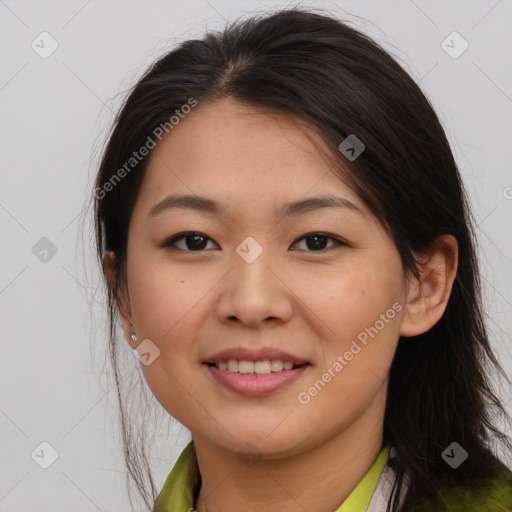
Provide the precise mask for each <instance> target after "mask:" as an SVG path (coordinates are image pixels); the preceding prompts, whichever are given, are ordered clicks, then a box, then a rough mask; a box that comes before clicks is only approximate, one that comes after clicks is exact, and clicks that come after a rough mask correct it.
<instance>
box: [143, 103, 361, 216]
mask: <svg viewBox="0 0 512 512" xmlns="http://www.w3.org/2000/svg"><path fill="white" fill-rule="evenodd" d="M328 152H329V148H327V147H326V146H325V143H324V142H323V141H322V140H321V138H320V137H319V136H318V134H316V133H315V132H314V131H313V130H312V129H311V128H309V127H307V126H306V125H305V124H299V122H298V121H297V119H294V118H293V117H290V116H286V115H284V114H277V113H269V112H264V111H262V110H261V109H257V108H254V107H251V106H248V105H245V104H241V103H239V102H237V101H235V100H233V99H231V98H227V99H223V100H219V101H216V102H212V103H207V104H204V105H201V104H199V105H198V106H197V107H196V108H195V109H194V111H192V112H191V113H190V114H188V115H187V116H185V117H184V118H183V119H181V120H180V122H179V124H178V125H176V126H175V127H174V128H173V130H172V131H171V132H170V133H169V135H167V136H166V137H165V138H164V139H163V140H162V141H161V142H160V143H159V144H158V145H157V147H156V148H155V149H154V150H153V154H152V156H151V159H150V162H149V165H148V168H147V170H146V176H145V178H144V181H143V184H142V187H141V190H140V193H139V196H140V202H141V203H143V204H144V207H145V208H144V209H145V210H148V209H149V208H150V207H151V206H153V205H154V203H155V202H156V201H158V200H159V199H160V200H161V199H162V198H163V197H165V196H166V195H167V194H169V193H171V192H180V193H182V194H192V195H194V194H196V195H200V196H209V197H212V196H215V197H217V198H222V202H224V203H229V204H235V205H237V206H238V207H239V208H240V209H244V207H247V206H249V205H252V206H256V205H264V204H265V203H273V204H276V203H283V202H286V201H287V200H288V201H292V200H296V199H298V198H300V197H303V196H307V195H319V194H335V193H338V195H339V194H342V195H343V196H344V197H345V198H346V199H347V200H349V201H351V202H352V203H354V204H357V206H359V207H360V208H361V209H365V207H364V205H363V203H362V202H361V200H360V199H359V198H358V197H357V195H356V194H355V193H354V192H353V191H352V190H351V189H350V188H349V187H348V186H347V185H345V184H344V183H343V182H342V181H341V179H340V177H339V174H338V173H336V172H334V170H333V162H332V161H329V160H328V158H326V155H327V154H328Z"/></svg>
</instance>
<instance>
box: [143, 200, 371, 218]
mask: <svg viewBox="0 0 512 512" xmlns="http://www.w3.org/2000/svg"><path fill="white" fill-rule="evenodd" d="M333 207H334V208H345V209H347V210H351V211H353V212H356V213H359V214H361V215H364V212H363V211H362V210H361V209H360V208H359V207H358V206H356V205H355V204H354V203H352V202H351V201H349V200H348V199H345V198H343V197H338V196H333V195H322V196H318V197H307V198H305V199H300V200H298V201H292V202H289V203H284V204H283V205H281V206H280V207H278V208H276V209H275V210H274V214H275V215H276V216H282V217H290V216H293V215H300V214H305V213H308V212H311V211H314V210H318V209H320V208H333ZM174 208H181V209H190V210H196V211H199V212H205V213H211V214H213V215H221V214H223V213H226V212H227V211H228V208H227V207H226V206H224V205H223V204H222V203H219V202H217V201H215V200H214V199H210V198H208V197H202V196H197V195H179V194H171V195H169V196H167V197H166V198H164V199H163V200H162V201H160V202H159V203H157V204H156V205H155V206H153V207H152V208H151V209H150V210H149V213H148V215H147V219H150V218H152V217H155V216H157V215H158V214H160V213H162V212H164V211H168V210H172V209H174Z"/></svg>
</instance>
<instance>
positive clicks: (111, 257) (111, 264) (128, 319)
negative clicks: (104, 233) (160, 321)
mask: <svg viewBox="0 0 512 512" xmlns="http://www.w3.org/2000/svg"><path fill="white" fill-rule="evenodd" d="M115 259H116V253H115V252H114V251H105V252H104V253H103V271H104V273H105V277H106V278H107V282H108V285H109V287H110V289H111V290H112V292H114V290H115V285H116V266H115ZM118 294H119V292H118ZM121 295H122V293H121ZM115 300H116V306H117V312H118V314H119V317H120V319H121V323H122V324H123V332H124V337H125V339H126V341H127V342H128V343H129V345H130V347H131V348H134V347H135V343H133V341H132V339H131V337H130V326H129V324H130V323H132V316H131V310H130V307H129V305H128V306H126V304H125V300H124V298H123V297H122V296H115Z"/></svg>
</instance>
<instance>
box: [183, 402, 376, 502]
mask: <svg viewBox="0 0 512 512" xmlns="http://www.w3.org/2000/svg"><path fill="white" fill-rule="evenodd" d="M384 405H385V403H384V402H383V403H381V404H380V406H379V407H374V408H370V409H368V410H367V411H366V412H365V413H364V414H363V415H362V416H361V417H360V418H359V419H358V420H357V421H356V422H354V423H353V424H352V425H351V426H350V427H348V428H347V429H345V430H344V431H343V432H340V433H337V434H336V435H335V436H333V437H330V438H328V439H327V440H325V441H324V442H323V443H321V444H319V445H317V446H314V448H312V449H309V450H307V451H303V452H300V453H297V454H295V455H293V456H290V457H286V458H285V459H265V458H264V457H263V458H262V459H260V460H259V461H258V462H257V463H256V464H254V465H251V466H248V465H245V464H244V463H242V462H241V461H240V460H239V458H238V457H237V455H236V453H233V452H232V451H227V450H225V449H223V448H221V447H219V446H218V445H215V444H212V443H211V442H210V440H209V439H206V438H204V437H197V436H195V435H193V439H194V446H195V449H196V454H197V460H198V464H199V468H200V472H201V478H202V486H201V490H200V492H199V496H198V499H197V504H196V509H197V512H222V511H226V510H244V511H247V512H256V511H258V512H259V511H261V510H267V511H269V512H273V511H276V512H277V511H279V512H298V511H301V512H303V511H304V510H308V511H309V512H331V511H333V510H336V509H337V508H338V507H339V506H340V505H341V504H342V503H343V502H344V501H345V500H346V499H347V497H348V496H349V494H350V493H351V492H352V490H353V489H354V488H355V487H356V486H357V484H358V483H359V482H360V481H361V479H362V478H363V477H364V475H365V474H366V473H367V472H368V470H369V469H370V468H371V466H372V465H373V463H374V462H375V460H376V458H377V456H378V455H379V453H380V451H381V449H382V426H383V417H384Z"/></svg>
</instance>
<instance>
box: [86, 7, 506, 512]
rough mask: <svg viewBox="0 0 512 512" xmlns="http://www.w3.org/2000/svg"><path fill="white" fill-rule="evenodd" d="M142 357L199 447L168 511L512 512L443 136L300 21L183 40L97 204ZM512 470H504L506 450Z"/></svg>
mask: <svg viewBox="0 0 512 512" xmlns="http://www.w3.org/2000/svg"><path fill="white" fill-rule="evenodd" d="M95 215H96V217H95V221H96V224H95V225H96V240H97V248H98V256H99V258H100V261H101V263H102V265H103V269H104V273H105V278H106V282H107V283H108V292H109V307H110V315H111V316H110V320H111V329H110V333H111V340H110V349H111V356H112V360H113V365H114V370H115V375H116V378H117V379H119V372H120V369H119V365H118V352H119V347H118V346H117V343H118V342H117V340H116V336H115V325H114V322H115V308H116V307H117V310H118V312H119V316H120V319H121V321H122V325H123V331H124V336H125V339H126V343H127V344H128V345H129V346H130V348H132V349H134V350H135V351H136V352H137V354H138V356H139V358H140V361H141V368H142V370H143V373H144V377H145V379H146V382H147V384H148V386H149V388H150V389H151V391H152V393H153V394H154V396H155V398H156V399H157V400H158V401H159V403H160V404H161V405H162V407H163V408H164V409H165V410H166V411H167V412H168V413H169V414H170V415H171V416H172V417H174V418H176V419H177V420H179V421H180V422H181V423H182V424H183V425H185V426H186V427H187V428H188V429H189V430H190V432H191V434H192V442H191V443H190V444H189V445H188V446H187V447H186V448H185V450H184V451H183V453H182V454H181V456H180V458H179V459H178V461H177V463H176V464H175V466H174V468H173V470H172V471H171V473H170V475H169V477H168V478H167V480H166V482H165V485H164V486H163V489H161V492H160V493H159V495H158V497H157V496H156V492H155V488H154V484H153V480H152V477H151V473H150V471H149V469H148V473H147V478H146V479H147V480H148V481H149V483H150V485H151V491H147V490H146V489H145V488H144V475H143V472H144V469H145V468H143V467H142V465H143V464H145V463H146V462H147V461H146V458H145V457H146V454H147V452H145V451H144V448H143V447H142V446H141V444H139V443H140V442H141V441H139V439H138V438H137V439H134V436H133V435H132V433H131V432H132V431H131V423H130V420H129V419H128V418H125V415H124V413H125V409H124V407H123V402H122V400H121V414H122V418H123V429H124V438H125V441H126V458H127V463H128V469H129V471H130V474H131V476H132V477H133V478H134V480H135V482H136V483H137V485H138V487H139V490H140V491H141V495H142V496H143V497H144V498H145V501H146V504H147V505H148V506H149V507H154V510H158V511H159V512H164V511H165V512H167V511H171V510H172V511H187V510H192V509H195V510H197V511H198V512H203V511H206V510H208V511H209V512H216V511H226V510H240V509H243V510H248V511H252V510H255V511H256V510H262V509H265V510H279V511H291V510H308V511H311V512H313V511H318V512H320V511H322V512H328V511H332V510H339V511H343V512H347V511H367V510H368V511H373V512H375V511H384V510H387V511H393V512H399V511H400V512H412V511H415V512H416V511H435V512H440V511H448V510H449V511H458V510H460V511H464V512H467V511H470V510H486V511H490V510H496V511H498V510H499V511H504V510H512V498H511V483H512V477H511V472H510V471H509V470H508V469H507V467H506V465H505V464H504V462H502V461H500V460H499V459H498V458H497V456H496V455H495V454H494V453H493V452H492V451H491V450H490V448H489V446H490V445H491V443H493V442H494V441H496V440H501V441H503V445H504V447H505V449H506V450H510V443H509V441H508V439H507V438H506V437H505V436H504V435H503V434H501V433H500V432H499V430H498V429H497V428H496V426H495V421H496V420H495V418H494V417H493V416H491V414H490V410H489V407H490V406H494V409H495V410H497V411H501V413H502V414H503V415H505V411H504V409H503V407H502V405H501V403H500V401H499V399H498V398H497V396H496V395H495V394H494V393H493V391H492V389H491V387H490V385H489V375H490V374H489V372H490V371H491V370H492V369H493V368H498V369H499V366H498V363H497V361H496V359H495V357H494V355H493V352H492V350H491V348H490V345H489V340H488V337H487V334H486V330H485V326H484V322H483V316H482V306H481V303H480V291H479V274H478V267H477V261H476V258H475V251H474V242H473V238H472V234H471V220H470V213H469V209H468V206H467V201H466V198H465V194H464V190H463V187H462V184H461V179H460V176H459V173H458V170H457V166H456V164H455V161H454V158H453V155H452V153H451V150H450V147H449V144H448V142H447V139H446V137H445V134H444V132H443V129H442V127H441V125H440V123H439V121H438V119H437V116H436V114H435V113H434V111H433V109H432V107H431V105H430V104H429V102H428V100H427V99H426V98H425V96H424V95H423V93H422V92H421V91H420V89H419V87H418V86H417V85H416V84H415V83H414V81H413V80H412V79H411V78H410V77H409V75H408V74H407V73H406V72H405V71H404V70H403V69H402V68H401V67H400V66H399V65H398V64H397V63H396V62H395V61H394V60H393V59H392V57H391V56H390V55H388V54H387V53H386V52H385V51H384V50H383V49H382V48H380V47H379V46H378V45H377V44H376V43H375V42H373V41H372V40H370V39H369V38H368V37H367V36H365V35H363V34H361V33H359V32H357V31H356V30H354V29H353V28H350V27H348V26H347V25H345V24H343V23H341V22H340V21H337V20H335V19H333V18H331V17H329V16H324V15H319V14H316V13H312V12H307V11H304V10H299V9H290V10H284V11H281V12H278V13H275V14H272V15H268V16H265V17H255V18H252V19H250V20H247V21H244V22H239V23H235V24H233V25H231V26H229V27H227V28H226V29H225V30H224V31H223V32H222V33H207V34H206V35H205V36H204V38H203V39H202V40H191V41H186V42H184V43H182V44H181V45H179V46H178V47H177V48H176V49H174V50H172V51H170V52H169V53H168V54H166V55H164V56H163V57H162V58H160V59H159V60H157V61H156V62H155V63H154V64H153V65H152V66H151V68H150V69H149V70H148V71H147V72H146V74H145V75H144V76H143V77H142V78H141V79H140V81H139V82H138V83H137V84H136V86H135V87H134V88H133V90H132V92H131V93H130V95H129V97H128V99H127V100H126V102H125V104H124V105H123V107H122V109H121V111H120V113H119V115H118V118H117V120H116V123H115V126H114V128H113V131H112V133H111V135H110V138H109V141H108V143H107V145H106V148H105V151H104V154H103V158H102V161H101V166H100V169H99V172H98V176H97V180H96V184H95ZM506 453H509V452H506Z"/></svg>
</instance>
